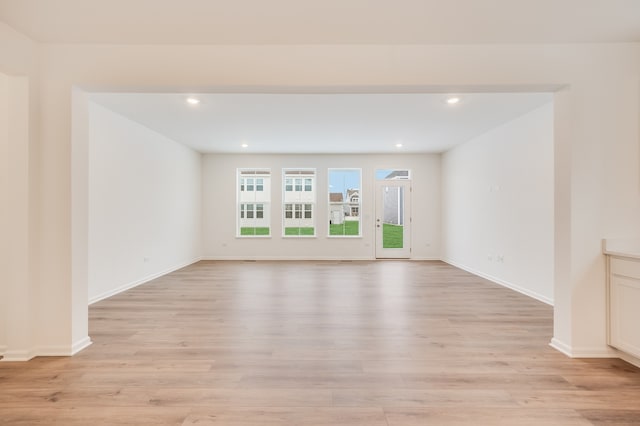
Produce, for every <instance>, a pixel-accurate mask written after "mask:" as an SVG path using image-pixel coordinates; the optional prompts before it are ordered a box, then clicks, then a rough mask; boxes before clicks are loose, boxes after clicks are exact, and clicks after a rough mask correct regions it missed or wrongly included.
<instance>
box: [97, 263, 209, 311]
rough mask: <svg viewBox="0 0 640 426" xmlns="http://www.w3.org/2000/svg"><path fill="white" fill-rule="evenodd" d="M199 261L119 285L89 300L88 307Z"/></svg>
mask: <svg viewBox="0 0 640 426" xmlns="http://www.w3.org/2000/svg"><path fill="white" fill-rule="evenodd" d="M200 260H202V258H201V257H198V258H196V259H194V260H190V261H188V262H184V263H181V264H179V265H176V266H172V267H171V268H168V269H165V270H163V271H161V272H156V273H153V274H151V275H147V276H146V277H144V278H140V279H139V280H135V281H133V282H130V283H127V284H124V285H121V286H120V287H117V288H114V289H112V290H109V291H105V292H104V293H102V294H99V295H97V296H94V297H91V298H89V305H93V304H94V303H96V302H99V301H101V300H104V299H107V298H109V297H111V296H115V295H116V294H119V293H122V292H123V291H127V290H130V289H132V288H134V287H137V286H139V285H141V284H144V283H147V282H149V281H151V280H155V279H156V278H159V277H161V276H163V275H167V274H169V273H171V272H173V271H177V270H178V269H182V268H184V267H185V266H189V265H192V264H194V263H196V262H199V261H200Z"/></svg>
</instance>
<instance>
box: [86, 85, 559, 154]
mask: <svg viewBox="0 0 640 426" xmlns="http://www.w3.org/2000/svg"><path fill="white" fill-rule="evenodd" d="M188 96H189V95H186V94H176V93H164V94H159V93H156V94H149V93H147V94H145V93H94V94H92V95H91V99H92V100H93V101H94V102H96V103H97V104H100V105H102V106H104V107H106V108H108V109H110V110H112V111H114V112H117V113H118V114H121V115H123V116H125V117H127V118H129V119H131V120H133V121H136V122H138V123H140V124H143V125H144V126H146V127H148V128H150V129H152V130H155V131H156V132H158V133H161V134H163V135H165V136H167V137H169V138H171V139H173V140H175V141H177V142H180V143H183V144H185V145H187V146H190V147H191V148H193V149H195V150H197V151H199V152H203V153H216V152H217V153H232V152H251V153H400V152H404V153H417V152H443V151H446V150H448V149H450V148H452V147H453V146H455V145H457V144H460V143H463V142H466V141H468V140H470V139H472V138H473V137H475V136H478V135H480V134H482V133H485V132H487V131H488V130H490V129H493V128H495V127H497V126H499V125H500V124H503V123H505V122H508V121H510V120H513V119H514V118H516V117H519V116H521V115H523V114H525V113H526V112H529V111H531V110H533V109H535V108H538V107H540V106H542V105H544V104H546V103H549V102H551V101H552V95H551V94H550V93H528V94H525V93H473V94H471V93H467V94H460V95H459V97H460V99H461V101H460V102H459V103H458V104H456V105H449V104H448V103H447V102H446V100H447V99H448V98H449V97H450V95H446V94H428V93H402V94H392V93H385V94H256V93H240V94H238V93H217V94H211V93H208V94H197V95H193V96H194V97H197V98H198V99H199V100H200V101H201V103H200V104H199V105H197V106H193V105H189V104H187V102H186V99H187V97H188ZM243 143H246V144H247V145H248V147H247V148H242V147H241V145H242V144H243ZM397 143H401V144H402V145H403V146H402V148H400V149H398V148H396V147H395V144H397Z"/></svg>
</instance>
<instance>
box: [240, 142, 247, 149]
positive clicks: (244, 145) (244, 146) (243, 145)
mask: <svg viewBox="0 0 640 426" xmlns="http://www.w3.org/2000/svg"><path fill="white" fill-rule="evenodd" d="M240 146H241V147H243V148H249V145H248V144H246V143H243V144H242V145H240Z"/></svg>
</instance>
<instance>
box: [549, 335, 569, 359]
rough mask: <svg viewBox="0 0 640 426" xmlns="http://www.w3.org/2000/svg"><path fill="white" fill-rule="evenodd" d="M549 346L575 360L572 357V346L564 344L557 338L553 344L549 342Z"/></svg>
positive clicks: (553, 340) (552, 340) (552, 341)
mask: <svg viewBox="0 0 640 426" xmlns="http://www.w3.org/2000/svg"><path fill="white" fill-rule="evenodd" d="M549 346H551V347H552V348H553V349H555V350H557V351H558V352H562V353H563V354H565V355H566V356H568V357H569V358H573V356H572V355H571V346H569V345H567V344H566V343H564V342H561V341H560V340H558V339H556V338H555V337H554V338H552V339H551V342H549Z"/></svg>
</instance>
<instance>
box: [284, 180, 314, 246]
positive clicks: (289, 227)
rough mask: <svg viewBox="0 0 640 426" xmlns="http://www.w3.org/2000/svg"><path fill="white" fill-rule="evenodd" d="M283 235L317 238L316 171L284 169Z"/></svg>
mask: <svg viewBox="0 0 640 426" xmlns="http://www.w3.org/2000/svg"><path fill="white" fill-rule="evenodd" d="M282 175H283V177H282V182H283V188H282V189H283V193H284V195H283V209H282V212H283V214H282V220H283V226H282V229H283V235H285V236H288V237H300V236H315V234H316V227H315V207H316V171H315V170H314V169H283V170H282Z"/></svg>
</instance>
